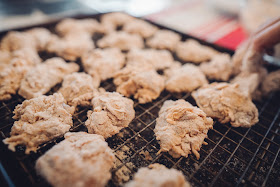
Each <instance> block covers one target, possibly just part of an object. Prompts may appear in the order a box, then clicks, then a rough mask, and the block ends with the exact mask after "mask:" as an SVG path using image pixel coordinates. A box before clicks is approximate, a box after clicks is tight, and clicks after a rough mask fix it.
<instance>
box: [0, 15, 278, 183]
mask: <svg viewBox="0 0 280 187" xmlns="http://www.w3.org/2000/svg"><path fill="white" fill-rule="evenodd" d="M99 16H100V15H94V16H87V17H94V18H98V17H99ZM49 25H52V26H53V25H54V23H50V24H49ZM156 25H157V24H156ZM157 26H159V27H160V28H164V29H168V28H166V27H163V26H160V25H157ZM169 30H170V29H169ZM180 34H181V35H182V36H183V38H184V39H185V38H190V36H187V35H185V34H182V33H180ZM208 45H210V46H211V44H208ZM214 47H215V46H214ZM216 48H217V47H216ZM218 49H219V50H220V51H224V52H229V51H227V50H224V49H221V48H218ZM101 86H102V87H104V88H105V89H106V90H107V91H114V90H115V87H114V85H113V83H112V80H108V81H105V82H103V83H102V85H101ZM52 93H53V91H52V92H50V93H49V94H52ZM279 98H280V93H279V92H277V93H273V94H271V95H270V96H269V98H267V99H265V100H264V101H262V102H255V104H256V106H257V107H258V110H259V119H260V121H259V122H258V123H257V124H256V125H254V126H253V127H251V128H234V127H231V126H230V125H229V124H220V123H218V122H215V124H214V129H213V130H210V131H209V132H208V138H206V142H207V143H208V145H203V146H202V148H201V150H200V155H201V157H200V159H199V160H197V159H196V158H195V156H194V155H189V157H188V158H185V157H180V158H178V159H174V158H172V157H171V156H170V155H169V154H168V153H160V154H157V153H158V151H159V149H160V147H159V144H158V142H157V140H156V138H155V135H154V133H153V128H154V126H155V119H156V118H157V116H158V111H159V110H160V107H161V106H162V104H163V102H164V101H166V100H169V99H172V100H176V99H185V100H187V101H189V102H190V103H192V104H193V105H195V102H194V100H193V99H192V97H191V96H190V94H179V95H178V94H177V95H176V94H170V93H168V92H166V91H164V92H163V93H162V94H161V95H160V97H159V98H158V99H156V100H155V101H153V102H152V103H147V104H139V103H138V102H137V101H134V102H135V104H134V108H135V111H136V117H135V119H134V120H133V121H132V122H131V124H130V125H129V126H128V127H127V128H125V129H123V130H122V131H121V132H120V133H119V134H117V135H115V136H113V137H111V138H108V139H107V140H106V141H107V142H108V145H109V146H110V147H111V148H112V149H113V150H114V152H115V153H117V152H118V151H121V150H122V148H123V147H126V151H124V154H125V158H121V157H119V156H118V154H116V157H117V160H118V161H117V162H116V163H117V164H116V167H115V168H113V170H112V179H111V180H110V182H109V183H108V186H120V185H121V184H120V181H119V180H117V178H116V176H117V174H116V173H117V172H119V171H120V170H121V169H122V168H123V167H125V168H126V172H127V176H128V177H129V178H130V179H131V178H132V177H133V175H134V173H135V172H136V171H137V169H138V168H139V167H145V166H148V165H149V164H152V163H161V164H164V165H165V166H167V167H169V168H176V169H178V170H180V171H182V172H183V174H184V175H185V176H186V178H187V179H188V180H189V181H190V182H191V183H192V184H193V185H194V186H217V185H218V186H241V185H242V186H260V185H261V186H274V185H275V184H277V183H278V184H280V177H279V176H280V159H279V151H280V133H279V128H280V99H279ZM23 100H24V99H23V98H21V97H20V96H18V95H15V96H14V97H13V98H12V99H11V100H9V101H2V102H0V123H1V125H0V135H1V140H2V139H4V138H6V137H8V136H9V132H10V128H11V127H12V125H13V122H14V121H13V119H12V116H13V113H12V112H13V110H14V107H15V106H16V105H17V104H19V103H22V101H23ZM87 110H88V108H80V109H79V110H78V112H76V113H75V114H74V115H73V122H74V126H73V127H72V128H71V131H86V127H85V125H84V122H85V121H86V119H87V117H86V113H87ZM62 139H63V137H60V138H57V139H55V140H53V141H50V142H47V143H45V144H43V145H41V146H40V148H39V149H38V152H37V153H31V154H30V155H25V154H24V148H23V147H21V146H18V147H17V151H16V152H15V153H13V152H11V151H8V150H7V146H6V145H4V144H3V143H1V144H0V148H1V149H5V150H6V152H5V154H7V155H9V156H8V158H6V160H5V159H2V158H1V160H3V162H5V163H6V167H5V166H4V167H3V169H4V170H5V169H6V170H7V173H8V174H9V175H11V176H13V175H17V177H18V176H21V175H22V177H21V178H17V179H18V180H15V177H11V178H10V179H9V178H6V180H8V181H7V184H8V185H9V186H11V185H12V184H15V185H16V186H18V185H19V184H23V183H21V182H22V181H23V180H26V181H27V183H26V184H29V185H32V186H49V185H48V184H47V182H46V181H45V180H44V179H42V178H41V177H40V176H38V175H37V174H36V171H35V169H34V165H35V161H36V160H37V158H39V156H41V155H42V154H44V152H46V151H47V150H48V149H50V148H51V147H52V146H53V145H55V144H57V143H59V142H60V141H61V140H62ZM142 151H148V152H149V155H150V158H149V159H147V158H146V157H145V155H143V154H142ZM1 154H2V153H1ZM13 164H17V165H18V167H19V168H20V169H19V170H18V171H14V170H13V172H15V173H14V174H12V172H11V171H8V169H9V167H10V165H13ZM11 168H14V167H11Z"/></svg>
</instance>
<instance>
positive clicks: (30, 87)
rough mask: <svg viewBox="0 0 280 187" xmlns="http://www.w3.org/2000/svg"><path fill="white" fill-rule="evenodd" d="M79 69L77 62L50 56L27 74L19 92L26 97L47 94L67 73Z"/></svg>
mask: <svg viewBox="0 0 280 187" xmlns="http://www.w3.org/2000/svg"><path fill="white" fill-rule="evenodd" d="M78 70H79V66H78V65H77V64H76V63H73V62H71V63H66V62H65V61H64V60H63V59H61V58H58V57H55V58H50V59H48V60H46V61H45V62H44V63H42V64H38V65H37V66H35V67H34V68H32V69H30V70H29V71H28V72H27V73H26V74H25V76H24V79H23V80H22V81H21V84H20V89H19V92H18V94H19V95H21V96H22V97H24V98H26V99H31V98H34V97H38V96H40V95H43V94H46V93H47V92H48V91H50V89H51V88H52V87H54V86H55V85H56V84H58V83H60V82H62V80H63V77H64V76H65V75H67V74H70V73H73V72H76V71H78Z"/></svg>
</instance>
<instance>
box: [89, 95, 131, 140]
mask: <svg viewBox="0 0 280 187" xmlns="http://www.w3.org/2000/svg"><path fill="white" fill-rule="evenodd" d="M92 107H93V110H92V111H91V110H90V111H88V120H87V121H86V123H85V125H86V126H87V128H88V132H89V133H95V134H99V135H102V136H103V137H104V138H109V137H111V136H113V135H115V134H117V133H118V132H119V131H120V130H121V129H123V128H125V127H127V126H128V125H129V123H130V122H131V121H132V120H133V119H134V117H135V111H134V109H133V101H132V100H131V99H128V98H125V97H123V96H122V95H121V94H119V93H117V92H113V93H111V92H105V93H102V94H100V95H98V96H96V97H94V98H93V99H92Z"/></svg>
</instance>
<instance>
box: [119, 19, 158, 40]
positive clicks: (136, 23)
mask: <svg viewBox="0 0 280 187" xmlns="http://www.w3.org/2000/svg"><path fill="white" fill-rule="evenodd" d="M123 30H124V31H126V32H128V33H131V34H138V35H139V36H141V37H143V38H149V37H151V36H153V35H154V34H155V33H156V32H157V30H158V28H157V27H156V26H154V25H152V24H150V23H148V22H147V21H144V20H140V19H134V20H132V21H129V22H126V23H125V25H124V27H123Z"/></svg>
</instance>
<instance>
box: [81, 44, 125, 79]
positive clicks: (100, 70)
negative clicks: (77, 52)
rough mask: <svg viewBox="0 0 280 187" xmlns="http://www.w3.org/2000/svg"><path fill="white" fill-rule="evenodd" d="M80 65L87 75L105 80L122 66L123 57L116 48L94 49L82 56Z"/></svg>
mask: <svg viewBox="0 0 280 187" xmlns="http://www.w3.org/2000/svg"><path fill="white" fill-rule="evenodd" d="M82 64H83V67H84V69H85V71H86V72H87V73H88V74H90V75H92V76H93V77H96V74H97V75H98V77H100V79H101V80H106V79H110V78H112V77H113V76H114V74H115V73H116V72H117V71H119V70H120V69H121V68H122V67H123V66H124V64H125V56H124V54H122V52H121V50H120V49H117V48H106V49H95V50H92V51H89V52H88V53H85V54H84V55H83V56H82Z"/></svg>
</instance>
